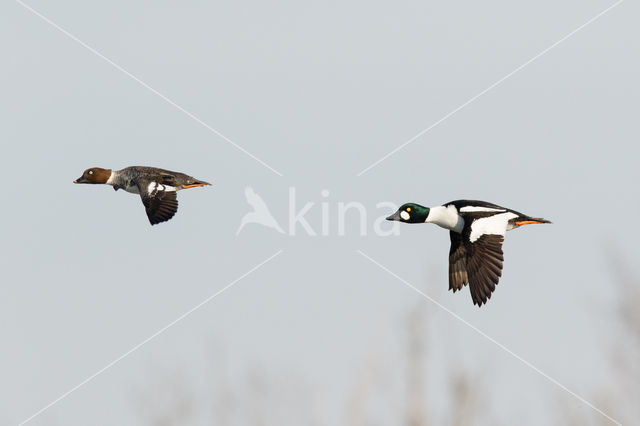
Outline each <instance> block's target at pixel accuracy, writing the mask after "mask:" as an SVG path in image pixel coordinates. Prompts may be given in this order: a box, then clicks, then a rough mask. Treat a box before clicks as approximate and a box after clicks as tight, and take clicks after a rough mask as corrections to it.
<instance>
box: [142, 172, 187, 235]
mask: <svg viewBox="0 0 640 426" xmlns="http://www.w3.org/2000/svg"><path fill="white" fill-rule="evenodd" d="M138 190H139V191H140V198H142V204H144V208H145V210H146V211H147V217H148V218H149V222H150V223H151V224H152V225H155V224H157V223H161V222H166V221H167V220H169V219H171V218H172V217H173V216H174V215H175V214H176V212H177V211H178V198H177V197H176V188H175V187H173V186H169V185H166V184H162V183H158V182H155V181H152V180H141V181H139V182H138Z"/></svg>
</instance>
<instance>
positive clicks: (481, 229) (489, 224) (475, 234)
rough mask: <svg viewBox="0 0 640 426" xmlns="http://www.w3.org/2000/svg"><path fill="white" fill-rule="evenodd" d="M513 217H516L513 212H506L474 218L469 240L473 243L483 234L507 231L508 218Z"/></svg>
mask: <svg viewBox="0 0 640 426" xmlns="http://www.w3.org/2000/svg"><path fill="white" fill-rule="evenodd" d="M514 217H517V215H516V214H515V213H510V212H507V213H501V214H497V215H494V216H491V217H483V218H482V219H476V220H474V221H473V223H472V224H471V235H470V236H469V241H471V242H472V243H473V242H475V241H476V240H477V239H478V238H480V237H481V236H483V235H485V234H491V235H504V234H505V232H507V225H508V224H509V220H511V219H513V218H514Z"/></svg>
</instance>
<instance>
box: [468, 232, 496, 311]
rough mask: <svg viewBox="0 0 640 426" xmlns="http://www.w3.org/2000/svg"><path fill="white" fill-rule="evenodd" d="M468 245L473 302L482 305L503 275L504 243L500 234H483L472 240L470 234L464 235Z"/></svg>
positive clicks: (470, 286)
mask: <svg viewBox="0 0 640 426" xmlns="http://www.w3.org/2000/svg"><path fill="white" fill-rule="evenodd" d="M462 238H463V240H464V244H465V246H466V251H467V257H466V269H467V275H468V278H469V289H470V290H471V298H472V299H473V303H474V304H475V305H478V306H482V304H483V303H487V300H489V299H490V298H491V293H493V291H494V290H495V289H496V285H497V284H498V281H499V280H500V276H501V275H502V262H503V261H504V256H503V254H502V243H503V242H504V236H503V235H500V234H483V235H481V236H480V237H478V238H477V239H476V240H475V241H473V242H471V240H470V239H469V234H468V233H467V235H464V233H463V236H462Z"/></svg>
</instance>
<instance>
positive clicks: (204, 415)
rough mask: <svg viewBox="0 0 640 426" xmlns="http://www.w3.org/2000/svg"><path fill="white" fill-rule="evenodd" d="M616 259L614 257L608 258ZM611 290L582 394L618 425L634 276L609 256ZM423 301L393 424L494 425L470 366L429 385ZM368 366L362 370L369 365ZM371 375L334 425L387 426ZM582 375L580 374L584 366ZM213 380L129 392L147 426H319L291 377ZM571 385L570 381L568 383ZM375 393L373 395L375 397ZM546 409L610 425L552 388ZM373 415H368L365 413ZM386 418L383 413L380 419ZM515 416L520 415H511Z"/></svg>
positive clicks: (635, 387) (633, 399) (631, 380)
mask: <svg viewBox="0 0 640 426" xmlns="http://www.w3.org/2000/svg"><path fill="white" fill-rule="evenodd" d="M614 258H615V259H619V257H618V256H615V257H614ZM612 265H613V268H612V269H613V270H614V274H615V279H614V280H613V281H614V283H615V284H611V285H614V286H616V290H617V298H616V302H615V306H614V307H613V309H611V310H610V311H609V312H608V314H609V319H610V320H611V321H612V323H613V324H614V326H613V327H612V328H613V329H615V332H612V333H611V336H610V337H609V341H607V342H606V344H604V345H603V351H605V352H606V354H605V355H606V359H608V360H609V365H606V366H603V368H605V369H606V371H608V372H609V376H610V380H609V381H608V382H606V383H602V384H599V387H598V388H597V389H596V391H595V392H594V394H592V395H582V396H584V397H585V398H586V399H587V400H589V401H590V402H592V403H593V404H594V405H596V406H597V407H598V408H599V409H601V410H602V411H604V412H606V413H607V414H608V415H610V416H611V417H613V418H615V419H616V420H618V421H620V422H622V424H637V423H639V421H638V419H640V278H639V277H638V276H636V275H634V274H633V273H632V272H631V270H630V269H629V267H628V266H626V265H624V264H621V263H619V262H618V260H614V261H612ZM425 305H426V304H425V303H421V304H420V305H418V307H417V308H416V309H414V310H413V311H412V312H410V313H409V314H408V316H407V320H406V324H405V328H406V330H405V331H406V333H405V334H404V335H405V336H406V337H405V339H406V342H405V348H406V350H405V354H406V372H405V377H404V383H405V387H406V388H405V394H406V398H405V401H404V405H403V406H400V407H395V406H393V405H391V406H390V407H386V408H387V409H391V410H395V413H393V414H392V416H395V418H397V419H398V422H397V423H395V424H402V425H405V426H429V425H434V424H443V423H444V424H447V425H454V426H463V425H465V426H466V425H475V424H491V425H493V424H496V421H495V419H493V418H492V413H490V412H488V411H487V408H486V407H487V404H486V402H487V401H486V399H485V395H486V390H485V389H484V388H485V386H484V385H485V384H484V383H482V380H479V376H475V375H474V373H473V372H468V371H456V372H455V373H450V374H449V377H448V381H449V383H450V386H449V387H448V389H446V390H442V389H438V390H433V389H429V387H428V385H427V378H428V377H429V371H428V369H427V360H428V359H429V347H428V335H429V329H428V324H429V319H428V316H429V311H428V310H427V308H426V307H425ZM369 367H370V368H369ZM363 368H369V369H370V370H372V371H371V372H369V373H371V374H368V375H364V376H362V377H360V376H357V375H354V376H355V378H354V379H353V382H354V384H353V386H352V388H351V392H350V395H349V398H348V401H347V402H346V404H345V407H346V408H345V413H344V416H343V421H342V424H345V425H347V426H377V425H383V424H388V423H385V421H384V420H383V419H376V416H375V413H376V410H375V407H373V408H374V409H373V410H372V405H375V404H376V403H380V401H384V399H385V395H384V392H381V391H380V390H379V388H380V384H379V383H374V382H375V379H372V378H371V376H376V375H380V374H384V373H381V372H380V371H378V370H379V369H380V366H365V367H363ZM585 374H588V372H585ZM211 381H212V382H215V383H216V385H215V386H214V387H215V389H214V388H212V389H211V390H210V392H209V394H207V395H204V396H203V395H197V396H196V395H194V394H195V392H194V391H193V386H190V384H189V383H187V382H186V381H185V379H184V378H181V376H180V375H179V374H175V375H173V376H171V377H166V378H165V379H164V380H162V383H155V384H153V385H152V388H148V389H143V390H142V391H141V392H140V395H139V397H138V398H136V404H135V405H136V409H137V410H138V412H139V414H140V416H141V419H142V422H143V424H146V425H149V426H178V425H179V426H184V425H191V424H193V425H216V426H228V425H234V426H235V425H252V426H253V425H255V426H271V425H274V426H276V425H277V426H286V425H296V426H307V425H308V426H319V425H320V424H321V423H320V421H319V420H318V419H320V418H323V417H321V416H319V415H318V413H317V412H315V411H314V410H318V409H319V406H318V405H319V404H318V403H317V401H315V399H314V390H313V387H312V386H309V385H307V384H304V383H303V382H302V381H301V380H298V379H297V378H295V377H294V378H291V377H288V378H283V377H274V376H270V375H268V374H266V373H265V372H263V371H252V372H249V373H248V374H247V375H246V377H245V378H244V380H241V381H240V382H238V383H233V384H230V383H227V382H225V381H224V380H222V379H221V378H219V377H215V378H213V377H212V378H211ZM569 387H571V386H569ZM443 391H444V392H448V395H445V399H448V400H449V401H450V407H451V409H450V410H448V411H450V413H449V415H448V417H447V418H446V419H440V418H435V415H434V414H433V413H432V412H430V405H429V404H430V401H431V400H432V399H433V398H432V397H430V395H433V394H434V393H435V392H437V393H438V400H440V398H442V392H443ZM376 392H377V393H378V394H379V395H376ZM548 406H549V412H552V413H554V417H555V418H556V419H557V420H556V423H557V424H562V425H610V424H612V423H611V422H610V421H609V420H607V419H606V418H605V417H603V416H601V415H600V414H598V413H596V412H595V411H593V410H591V409H589V408H585V407H584V406H582V405H581V404H576V401H575V399H573V397H572V396H571V395H568V394H566V393H565V392H563V391H562V390H560V389H557V388H555V389H553V390H552V391H551V395H549V403H548ZM372 413H373V414H372ZM385 418H387V417H385ZM518 420H519V421H520V420H522V419H518Z"/></svg>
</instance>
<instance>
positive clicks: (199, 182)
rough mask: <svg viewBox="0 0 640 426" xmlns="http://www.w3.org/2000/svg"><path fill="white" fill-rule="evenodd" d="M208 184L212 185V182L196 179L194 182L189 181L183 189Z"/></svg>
mask: <svg viewBox="0 0 640 426" xmlns="http://www.w3.org/2000/svg"><path fill="white" fill-rule="evenodd" d="M208 185H211V184H210V183H209V182H205V181H203V180H194V181H192V182H189V183H188V184H187V185H182V189H188V188H195V187H196V186H208Z"/></svg>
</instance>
